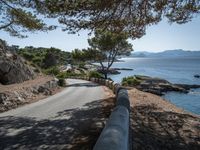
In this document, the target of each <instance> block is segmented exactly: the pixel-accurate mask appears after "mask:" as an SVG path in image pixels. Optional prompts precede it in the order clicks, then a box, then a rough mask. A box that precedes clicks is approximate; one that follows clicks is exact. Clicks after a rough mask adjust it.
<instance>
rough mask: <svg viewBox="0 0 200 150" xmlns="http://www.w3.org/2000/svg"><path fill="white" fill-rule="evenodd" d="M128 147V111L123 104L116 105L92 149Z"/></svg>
mask: <svg viewBox="0 0 200 150" xmlns="http://www.w3.org/2000/svg"><path fill="white" fill-rule="evenodd" d="M128 149H129V111H128V110H127V108H126V107H124V106H116V107H115V108H114V110H113V112H112V113H111V115H110V118H109V120H108V121H107V123H106V126H105V128H104V129H103V131H102V133H101V135H100V137H99V138H98V140H97V142H96V144H95V146H94V148H93V150H128Z"/></svg>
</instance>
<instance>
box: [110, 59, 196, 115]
mask: <svg viewBox="0 0 200 150" xmlns="http://www.w3.org/2000/svg"><path fill="white" fill-rule="evenodd" d="M112 67H114V68H131V69H133V70H132V71H130V70H129V71H125V70H121V71H120V72H121V74H119V75H110V76H109V77H110V78H112V79H113V80H114V81H116V82H121V80H122V78H123V77H127V76H132V75H147V76H151V77H159V78H163V79H166V80H168V81H169V82H171V83H180V84H200V78H194V75H195V74H200V58H122V59H121V62H115V63H114V64H113V66H112ZM164 98H165V99H167V100H169V101H170V102H172V103H174V104H175V105H177V106H178V107H182V108H183V109H185V110H187V111H190V112H193V113H196V114H200V89H192V90H191V91H190V92H189V93H188V94H183V93H177V92H168V93H166V94H165V96H164Z"/></svg>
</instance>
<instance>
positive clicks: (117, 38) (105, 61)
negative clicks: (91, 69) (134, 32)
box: [72, 30, 132, 78]
mask: <svg viewBox="0 0 200 150" xmlns="http://www.w3.org/2000/svg"><path fill="white" fill-rule="evenodd" d="M127 38H128V36H127V34H125V33H120V34H118V33H113V32H111V31H102V30H97V31H95V36H94V37H93V38H91V39H88V43H89V46H90V47H89V48H88V49H83V50H82V51H81V50H78V49H75V50H74V51H73V52H72V57H73V59H75V60H79V61H86V60H92V61H95V62H98V63H100V65H101V70H100V71H101V72H102V73H103V74H104V75H105V78H107V74H108V71H109V69H110V67H111V66H112V64H113V63H114V61H116V57H117V56H119V55H128V54H130V52H131V51H132V45H131V44H130V43H128V41H127Z"/></svg>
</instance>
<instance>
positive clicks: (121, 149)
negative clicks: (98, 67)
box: [71, 77, 130, 150]
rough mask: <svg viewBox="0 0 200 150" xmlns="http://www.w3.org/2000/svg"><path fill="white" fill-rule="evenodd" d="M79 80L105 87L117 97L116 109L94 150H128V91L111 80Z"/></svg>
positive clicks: (84, 78) (87, 78) (85, 78)
mask: <svg viewBox="0 0 200 150" xmlns="http://www.w3.org/2000/svg"><path fill="white" fill-rule="evenodd" d="M71 78H76V77H71ZM79 79H83V80H88V81H92V82H96V83H99V84H101V85H105V86H107V87H108V88H110V89H111V90H112V91H113V92H114V93H115V95H116V107H115V108H114V110H113V112H112V113H111V115H110V117H109V119H108V121H107V123H106V125H105V127H104V129H103V131H102V133H101V135H100V136H99V138H98V140H97V142H96V144H95V146H94V150H128V149H129V111H130V101H129V96H128V92H127V90H126V89H124V88H123V87H121V85H120V84H118V83H115V82H113V81H110V80H105V79H98V78H89V77H79Z"/></svg>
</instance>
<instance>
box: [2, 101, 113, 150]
mask: <svg viewBox="0 0 200 150" xmlns="http://www.w3.org/2000/svg"><path fill="white" fill-rule="evenodd" d="M112 108H113V98H108V99H103V100H97V101H94V102H91V103H87V104H85V106H84V108H82V109H80V108H77V109H70V110H65V111H62V112H59V113H57V116H55V117H53V118H51V119H48V120H39V121H38V120H36V119H35V118H25V117H13V116H9V117H1V118H0V149H1V150H3V149H28V150H30V149H48V150H50V149H53V150H55V149H77V150H82V149H84V150H85V149H92V147H93V146H94V144H95V142H96V140H97V138H98V136H99V134H100V132H101V130H102V129H103V127H104V124H105V121H106V119H107V118H108V117H109V115H110V112H111V109H112Z"/></svg>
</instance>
